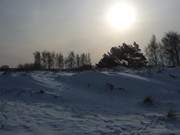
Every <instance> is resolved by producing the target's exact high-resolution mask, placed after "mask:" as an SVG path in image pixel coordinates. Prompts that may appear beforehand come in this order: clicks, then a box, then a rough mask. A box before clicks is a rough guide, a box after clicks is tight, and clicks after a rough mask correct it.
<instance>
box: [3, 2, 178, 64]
mask: <svg viewBox="0 0 180 135" xmlns="http://www.w3.org/2000/svg"><path fill="white" fill-rule="evenodd" d="M121 1H125V2H126V3H129V4H131V5H132V6H133V7H134V8H135V9H136V16H137V17H136V22H135V23H134V24H133V26H131V28H129V29H128V30H116V29H113V28H112V27H111V26H110V24H109V23H108V22H107V20H106V14H107V12H108V10H109V8H110V7H111V6H112V5H113V4H115V3H118V2H121ZM169 30H174V31H177V32H179V31H180V0H0V65H2V64H10V65H14V64H15V65H16V64H18V63H23V62H31V61H32V53H33V52H34V51H35V50H40V51H43V50H50V51H61V52H64V53H67V52H69V51H71V50H74V51H75V52H77V53H79V52H82V51H83V52H90V53H91V55H92V59H93V62H97V60H98V59H99V58H100V57H101V56H102V54H103V53H104V52H106V51H107V50H108V49H110V47H111V46H115V45H119V44H121V43H122V42H127V43H131V42H133V41H136V42H137V43H139V44H140V45H141V47H143V46H145V45H146V44H147V42H148V41H149V39H150V38H151V36H152V34H156V35H157V37H161V36H162V35H163V34H164V33H165V32H167V31H169Z"/></svg>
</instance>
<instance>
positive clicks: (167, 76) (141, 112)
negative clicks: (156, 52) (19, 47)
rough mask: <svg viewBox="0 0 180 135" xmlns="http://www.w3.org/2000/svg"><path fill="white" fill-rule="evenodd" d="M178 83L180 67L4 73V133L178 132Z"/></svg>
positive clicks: (0, 99) (0, 86)
mask: <svg viewBox="0 0 180 135" xmlns="http://www.w3.org/2000/svg"><path fill="white" fill-rule="evenodd" d="M179 88H180V68H173V69H164V70H163V71H161V72H159V71H158V72H157V71H156V70H152V71H150V72H147V71H141V72H135V71H129V70H127V71H125V70H123V71H122V72H120V71H102V72H100V71H87V72H80V73H66V72H58V73H56V72H28V73H13V72H12V73H7V74H2V73H1V74H0V126H1V127H0V135H12V134H13V135H41V134H43V135H59V134H63V135H72V134H73V135H84V134H89V135H91V134H93V135H119V134H121V135H144V134H145V135H170V134H173V135H178V134H180V115H179V112H180V107H179V106H180V100H179V98H180V89H179ZM147 96H150V97H152V99H153V105H146V104H144V103H143V100H144V98H145V97H147ZM170 109H173V110H174V111H175V113H176V114H177V116H176V118H174V119H173V118H172V119H171V118H168V117H166V115H167V113H168V111H169V110H170Z"/></svg>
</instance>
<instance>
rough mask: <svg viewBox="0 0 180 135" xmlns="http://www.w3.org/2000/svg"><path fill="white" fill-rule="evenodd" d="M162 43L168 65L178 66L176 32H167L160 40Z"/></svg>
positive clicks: (179, 50) (179, 47)
mask: <svg viewBox="0 0 180 135" xmlns="http://www.w3.org/2000/svg"><path fill="white" fill-rule="evenodd" d="M162 43H163V46H164V49H165V54H166V55H167V58H168V61H169V63H172V64H171V65H172V66H177V65H178V66H179V65H180V58H179V53H180V35H179V34H178V33H176V32H168V33H166V34H165V36H164V37H163V38H162Z"/></svg>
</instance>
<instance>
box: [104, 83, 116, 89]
mask: <svg viewBox="0 0 180 135" xmlns="http://www.w3.org/2000/svg"><path fill="white" fill-rule="evenodd" d="M106 85H107V87H108V90H110V91H113V90H114V88H115V86H114V85H113V84H111V83H106Z"/></svg>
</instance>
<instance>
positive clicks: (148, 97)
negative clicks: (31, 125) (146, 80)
mask: <svg viewBox="0 0 180 135" xmlns="http://www.w3.org/2000/svg"><path fill="white" fill-rule="evenodd" d="M143 103H144V104H151V105H152V104H153V99H152V97H151V96H146V97H145V98H144V100H143Z"/></svg>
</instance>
